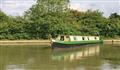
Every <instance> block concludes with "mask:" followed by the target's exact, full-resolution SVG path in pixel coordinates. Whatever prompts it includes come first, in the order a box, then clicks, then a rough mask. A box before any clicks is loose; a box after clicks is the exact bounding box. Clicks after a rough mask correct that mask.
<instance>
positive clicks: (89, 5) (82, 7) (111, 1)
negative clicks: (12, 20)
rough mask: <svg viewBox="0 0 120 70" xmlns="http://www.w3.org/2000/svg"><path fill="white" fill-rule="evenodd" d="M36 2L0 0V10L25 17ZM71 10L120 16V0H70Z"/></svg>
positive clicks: (29, 0)
mask: <svg viewBox="0 0 120 70" xmlns="http://www.w3.org/2000/svg"><path fill="white" fill-rule="evenodd" d="M33 4H35V0H0V9H1V10H2V11H3V12H5V13H6V14H8V15H13V16H17V15H23V14H24V11H26V10H28V9H29V8H30V7H31V6H32V5H33ZM70 8H71V9H74V10H78V11H87V10H88V9H92V10H100V11H102V12H103V13H104V16H106V17H108V16H109V15H110V14H111V13H115V12H116V13H118V14H120V0H70Z"/></svg>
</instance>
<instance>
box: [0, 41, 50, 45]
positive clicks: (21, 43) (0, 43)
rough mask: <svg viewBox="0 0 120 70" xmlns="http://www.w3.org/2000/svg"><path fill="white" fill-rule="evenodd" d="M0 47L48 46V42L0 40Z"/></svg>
mask: <svg viewBox="0 0 120 70" xmlns="http://www.w3.org/2000/svg"><path fill="white" fill-rule="evenodd" d="M0 45H50V40H0Z"/></svg>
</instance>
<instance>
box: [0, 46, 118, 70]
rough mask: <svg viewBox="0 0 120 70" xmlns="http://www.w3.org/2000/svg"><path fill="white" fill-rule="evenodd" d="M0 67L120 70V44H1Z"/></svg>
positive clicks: (10, 69) (14, 69) (8, 69)
mask: <svg viewBox="0 0 120 70" xmlns="http://www.w3.org/2000/svg"><path fill="white" fill-rule="evenodd" d="M0 70H120V45H90V46H82V47H79V48H78V47H77V48H64V49H53V50H52V49H51V48H50V47H49V46H0Z"/></svg>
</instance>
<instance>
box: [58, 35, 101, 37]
mask: <svg viewBox="0 0 120 70" xmlns="http://www.w3.org/2000/svg"><path fill="white" fill-rule="evenodd" d="M58 36H83V35H58ZM86 36H87V35H86ZM83 37H85V36H83ZM87 37H99V36H87Z"/></svg>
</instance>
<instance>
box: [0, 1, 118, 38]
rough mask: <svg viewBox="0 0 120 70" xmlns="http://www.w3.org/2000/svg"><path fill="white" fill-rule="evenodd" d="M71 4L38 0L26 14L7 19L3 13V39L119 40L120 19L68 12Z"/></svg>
mask: <svg viewBox="0 0 120 70" xmlns="http://www.w3.org/2000/svg"><path fill="white" fill-rule="evenodd" d="M68 6H69V0H37V3H36V4H35V5H33V6H32V7H31V8H30V9H29V10H28V11H26V14H25V15H24V16H23V17H21V16H16V17H12V16H7V15H6V14H5V13H3V12H2V11H0V39H47V38H49V36H50V35H51V36H52V37H56V36H57V35H99V36H103V37H117V36H120V15H118V14H117V13H112V14H111V15H110V17H108V18H106V17H104V16H103V13H102V12H100V11H98V10H95V11H91V10H88V11H86V12H80V11H77V10H70V9H69V7H68Z"/></svg>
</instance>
